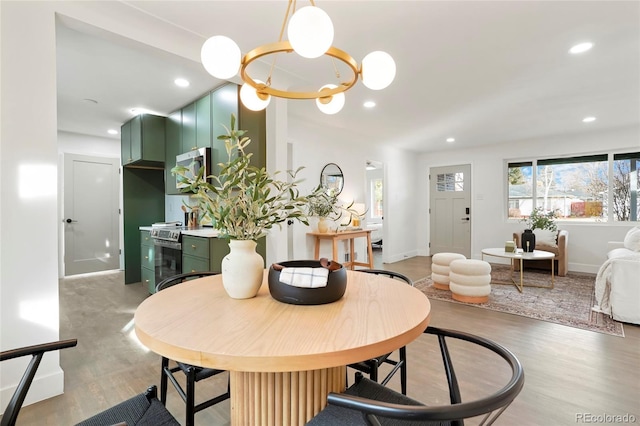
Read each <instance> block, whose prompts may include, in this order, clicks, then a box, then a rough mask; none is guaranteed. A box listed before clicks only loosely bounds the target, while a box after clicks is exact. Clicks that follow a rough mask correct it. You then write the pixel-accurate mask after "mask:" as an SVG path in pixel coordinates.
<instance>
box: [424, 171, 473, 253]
mask: <svg viewBox="0 0 640 426" xmlns="http://www.w3.org/2000/svg"><path fill="white" fill-rule="evenodd" d="M429 193H430V197H429V212H430V223H429V230H430V231H429V235H430V244H429V251H430V253H431V254H432V255H433V254H436V253H442V252H448V253H460V254H463V255H465V256H466V257H467V258H470V257H471V166H470V165H469V164H464V165H459V166H447V167H434V168H431V170H430V172H429Z"/></svg>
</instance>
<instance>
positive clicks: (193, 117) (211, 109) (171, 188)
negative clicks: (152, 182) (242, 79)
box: [123, 83, 266, 195]
mask: <svg viewBox="0 0 640 426" xmlns="http://www.w3.org/2000/svg"><path fill="white" fill-rule="evenodd" d="M238 92H239V87H238V85H237V84H234V83H226V84H224V85H222V86H220V87H217V88H215V89H214V90H212V91H211V92H209V93H207V94H205V95H204V96H201V97H200V98H198V99H197V100H196V101H194V102H191V103H190V104H188V105H185V106H184V107H182V108H181V109H180V110H178V111H175V112H174V113H172V114H170V115H169V116H168V117H167V119H166V140H167V143H166V150H165V152H166V162H165V183H166V188H165V192H166V193H167V194H169V195H177V194H182V192H180V191H179V190H178V189H177V188H176V178H175V176H173V175H172V174H171V169H172V168H173V167H175V165H176V156H177V155H179V154H184V153H186V152H189V151H192V150H194V149H198V148H205V147H209V148H211V159H210V161H211V173H212V174H214V175H217V174H219V172H220V167H219V166H218V164H219V163H221V162H225V161H227V159H228V158H227V151H226V148H225V146H224V141H222V140H218V136H219V135H224V134H226V133H227V132H226V130H225V126H226V127H229V125H230V121H231V114H235V116H236V117H237V123H236V126H237V128H238V129H242V130H247V136H249V137H250V138H251V141H252V142H251V143H250V144H249V146H248V147H247V152H248V153H249V152H250V153H252V154H253V157H252V160H251V163H252V164H253V165H255V166H257V167H264V166H265V165H266V113H265V111H258V112H255V111H250V110H248V109H246V108H245V107H244V106H242V104H241V103H240V101H239V93H238ZM125 131H126V130H125V129H124V127H123V135H124V132H125Z"/></svg>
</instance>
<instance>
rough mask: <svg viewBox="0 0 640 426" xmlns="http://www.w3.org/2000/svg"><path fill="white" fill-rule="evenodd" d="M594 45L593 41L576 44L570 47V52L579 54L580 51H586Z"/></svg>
mask: <svg viewBox="0 0 640 426" xmlns="http://www.w3.org/2000/svg"><path fill="white" fill-rule="evenodd" d="M592 47H593V43H591V42H585V43H579V44H576V45H575V46H573V47H572V48H571V49H569V53H572V54H574V55H577V54H578V53H583V52H586V51H587V50H589V49H591V48H592Z"/></svg>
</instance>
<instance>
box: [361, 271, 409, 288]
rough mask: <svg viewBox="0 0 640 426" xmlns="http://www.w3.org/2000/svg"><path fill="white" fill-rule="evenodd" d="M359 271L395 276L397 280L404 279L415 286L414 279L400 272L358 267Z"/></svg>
mask: <svg viewBox="0 0 640 426" xmlns="http://www.w3.org/2000/svg"><path fill="white" fill-rule="evenodd" d="M357 272H364V273H366V274H375V275H384V276H386V277H389V278H395V279H397V280H401V281H404V282H406V283H407V284H409V285H410V286H411V287H413V280H411V279H410V278H409V277H407V276H406V275H403V274H401V273H399V272H393V271H385V270H384V269H358V270H357Z"/></svg>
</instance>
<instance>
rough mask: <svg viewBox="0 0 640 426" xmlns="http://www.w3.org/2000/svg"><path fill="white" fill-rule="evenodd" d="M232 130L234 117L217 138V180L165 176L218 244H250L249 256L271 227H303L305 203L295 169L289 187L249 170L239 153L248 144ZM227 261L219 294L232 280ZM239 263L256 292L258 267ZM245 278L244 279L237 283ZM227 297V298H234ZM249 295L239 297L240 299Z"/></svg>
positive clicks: (182, 170) (183, 173)
mask: <svg viewBox="0 0 640 426" xmlns="http://www.w3.org/2000/svg"><path fill="white" fill-rule="evenodd" d="M235 126H236V117H235V115H233V114H232V115H231V127H230V128H227V127H226V126H225V129H226V130H227V134H226V135H221V136H218V139H221V140H224V143H225V147H226V150H227V154H228V161H227V162H226V163H220V174H219V175H217V176H208V177H207V176H203V173H202V170H201V171H200V173H198V175H197V176H195V177H191V176H190V175H189V174H188V171H189V170H188V168H186V167H184V166H176V167H174V168H173V169H172V170H171V171H172V172H173V173H175V174H176V177H177V180H178V182H180V183H181V184H184V188H183V189H182V191H183V192H193V193H194V195H192V198H193V199H195V200H196V201H197V202H198V204H199V207H200V209H201V210H202V211H203V214H204V215H205V216H208V218H209V219H211V223H212V225H213V228H215V229H217V230H218V231H220V236H219V237H220V238H230V239H231V240H249V241H252V242H254V244H253V250H254V252H255V241H256V240H258V239H259V238H261V237H264V236H265V235H266V234H267V232H268V231H269V230H270V229H271V228H273V227H274V226H275V225H278V226H280V225H281V224H282V222H286V221H287V220H290V219H296V220H298V221H300V222H302V223H304V224H305V225H309V222H308V220H307V213H306V209H307V204H308V199H307V197H305V196H302V195H300V193H299V191H298V188H297V185H298V183H299V182H300V181H299V180H296V174H297V173H298V172H299V171H300V170H301V168H299V169H298V170H296V171H288V172H287V173H288V174H289V176H290V177H291V181H289V182H287V181H282V180H277V179H276V178H275V177H274V176H275V175H276V174H277V173H279V172H275V173H274V176H271V175H269V173H267V171H266V170H265V169H264V168H258V167H255V166H252V165H251V164H250V163H251V156H252V154H251V153H248V154H245V151H244V148H245V147H246V146H247V145H248V144H249V143H250V142H251V139H249V138H248V137H246V136H244V134H245V133H246V132H245V131H244V130H236V128H235ZM210 182H211V183H210ZM247 245H250V244H247ZM256 254H257V253H256ZM231 255H232V253H229V255H227V257H225V259H226V260H225V259H223V261H222V281H223V283H224V285H225V289H226V288H227V286H228V285H230V284H231V283H230V280H232V278H230V274H229V271H230V270H231V269H230V265H231V264H236V262H237V261H238V260H237V259H233V261H231V259H228V257H229V256H231ZM258 256H259V255H258ZM241 257H242V258H246V259H247V262H248V265H246V267H247V268H249V267H250V265H251V266H252V267H253V269H252V270H253V272H252V274H251V277H253V278H252V280H253V281H254V282H253V284H254V287H255V288H256V292H257V291H258V289H259V288H260V283H261V282H262V276H263V268H264V261H262V263H261V265H260V266H259V267H258V264H257V262H255V256H253V255H251V256H241ZM230 262H231V263H230ZM225 267H226V271H225ZM245 272H246V273H248V272H247V271H245ZM246 278H247V276H246V275H245V276H244V278H243V279H246ZM233 294H235V293H230V294H229V295H230V296H231V297H234V296H233ZM255 294H256V293H254V294H253V295H249V294H246V293H243V295H244V296H243V298H247V297H253V296H255Z"/></svg>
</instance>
